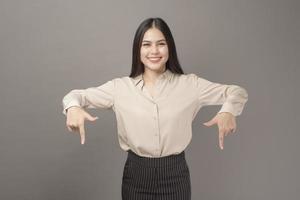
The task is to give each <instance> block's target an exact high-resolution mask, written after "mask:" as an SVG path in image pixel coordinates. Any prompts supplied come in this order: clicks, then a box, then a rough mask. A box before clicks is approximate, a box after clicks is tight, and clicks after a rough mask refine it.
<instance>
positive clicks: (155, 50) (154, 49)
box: [150, 45, 159, 54]
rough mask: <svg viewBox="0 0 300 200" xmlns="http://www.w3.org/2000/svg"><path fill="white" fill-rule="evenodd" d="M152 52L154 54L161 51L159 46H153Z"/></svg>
mask: <svg viewBox="0 0 300 200" xmlns="http://www.w3.org/2000/svg"><path fill="white" fill-rule="evenodd" d="M150 52H151V53H153V54H157V53H158V52H159V51H158V47H157V46H156V45H153V46H152V47H151V50H150Z"/></svg>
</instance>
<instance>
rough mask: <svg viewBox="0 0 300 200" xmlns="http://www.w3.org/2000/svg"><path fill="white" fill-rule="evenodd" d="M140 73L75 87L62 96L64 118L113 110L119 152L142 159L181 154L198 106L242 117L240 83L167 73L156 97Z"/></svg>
mask: <svg viewBox="0 0 300 200" xmlns="http://www.w3.org/2000/svg"><path fill="white" fill-rule="evenodd" d="M144 86H145V84H144V80H143V75H142V74H140V75H138V76H136V77H134V78H131V77H129V76H126V77H121V78H114V79H112V80H109V81H107V82H105V83H104V84H102V85H100V86H98V87H90V88H87V89H74V90H72V91H70V92H69V93H68V94H67V95H66V96H65V97H64V98H63V101H62V103H63V114H65V115H66V110H67V109H68V108H70V107H72V106H79V107H82V108H100V109H112V110H113V111H114V113H115V116H116V120H117V132H118V140H119V144H120V147H121V149H123V150H124V151H127V150H129V149H131V150H132V151H133V152H135V153H136V154H138V155H140V156H144V157H163V156H168V155H171V154H179V153H180V152H182V151H183V150H184V149H185V148H186V147H187V146H188V144H189V143H190V141H191V138H192V122H193V120H194V118H195V116H196V114H197V113H198V111H199V110H200V108H201V107H203V106H207V105H222V107H221V109H220V110H219V112H218V113H221V112H230V113H232V114H233V115H234V116H238V115H240V114H241V113H242V110H243V107H244V105H245V103H246V101H247V100H248V93H247V91H246V90H245V89H244V88H242V87H240V86H238V85H226V84H220V83H216V82H211V81H208V80H206V79H204V78H201V77H199V76H198V75H196V74H193V73H191V74H176V73H172V72H171V71H170V70H169V69H167V70H166V71H164V72H163V73H162V74H160V75H159V77H158V78H157V79H156V82H155V84H154V86H153V91H154V94H153V96H152V95H150V93H149V91H147V89H146V87H144Z"/></svg>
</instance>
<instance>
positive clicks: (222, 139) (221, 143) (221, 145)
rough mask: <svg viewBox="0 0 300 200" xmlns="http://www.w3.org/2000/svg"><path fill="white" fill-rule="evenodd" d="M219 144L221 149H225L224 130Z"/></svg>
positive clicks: (220, 135)
mask: <svg viewBox="0 0 300 200" xmlns="http://www.w3.org/2000/svg"><path fill="white" fill-rule="evenodd" d="M219 146H220V149H221V150H223V149H224V132H220V133H219Z"/></svg>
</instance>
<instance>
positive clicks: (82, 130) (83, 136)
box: [79, 124, 85, 144]
mask: <svg viewBox="0 0 300 200" xmlns="http://www.w3.org/2000/svg"><path fill="white" fill-rule="evenodd" d="M79 133H80V139H81V144H84V142H85V131H84V124H82V125H81V126H79Z"/></svg>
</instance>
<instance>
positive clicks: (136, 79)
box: [133, 69, 172, 86]
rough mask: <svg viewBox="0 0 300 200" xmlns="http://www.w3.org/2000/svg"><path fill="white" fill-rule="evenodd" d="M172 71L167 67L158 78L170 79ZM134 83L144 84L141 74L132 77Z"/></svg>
mask: <svg viewBox="0 0 300 200" xmlns="http://www.w3.org/2000/svg"><path fill="white" fill-rule="evenodd" d="M171 76H172V72H171V71H170V70H169V69H166V70H165V71H164V72H163V73H162V74H160V75H159V76H158V79H165V80H170V78H171ZM133 82H134V85H136V86H137V85H139V84H141V85H144V84H143V83H144V80H143V74H140V75H138V76H136V77H134V78H133Z"/></svg>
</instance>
